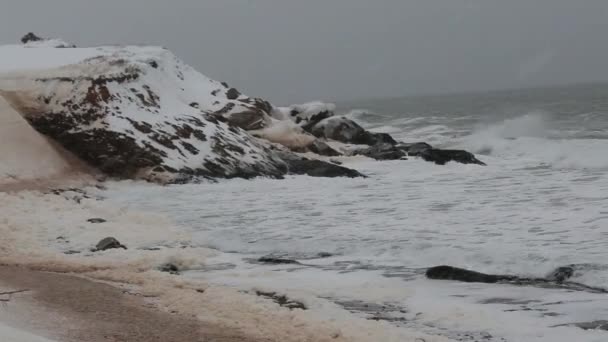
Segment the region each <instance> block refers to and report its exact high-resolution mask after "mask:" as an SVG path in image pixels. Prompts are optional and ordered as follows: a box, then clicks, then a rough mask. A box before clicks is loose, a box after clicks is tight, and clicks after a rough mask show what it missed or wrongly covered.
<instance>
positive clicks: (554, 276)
mask: <svg viewBox="0 0 608 342" xmlns="http://www.w3.org/2000/svg"><path fill="white" fill-rule="evenodd" d="M573 274H574V268H573V267H571V266H562V267H558V268H556V269H555V270H554V271H553V272H551V273H549V275H548V276H547V279H548V280H552V281H555V282H557V283H563V282H564V281H565V280H567V279H570V278H571V277H572V275H573Z"/></svg>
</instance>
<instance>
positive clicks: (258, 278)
mask: <svg viewBox="0 0 608 342" xmlns="http://www.w3.org/2000/svg"><path fill="white" fill-rule="evenodd" d="M337 108H338V111H339V112H340V114H342V115H347V116H349V117H351V118H353V119H354V120H356V121H357V122H358V123H360V124H361V125H363V126H364V127H365V128H367V129H370V130H372V131H376V132H386V133H390V134H391V135H393V137H395V138H396V139H397V140H400V141H404V142H419V141H425V142H428V143H430V144H432V145H433V146H436V147H441V148H450V149H466V150H468V151H470V152H473V153H475V154H476V155H477V157H478V159H480V160H482V161H483V162H485V163H486V164H487V166H478V165H463V164H457V163H448V164H447V165H435V164H433V163H429V162H425V161H423V160H420V159H417V158H413V157H410V158H409V159H408V160H397V161H374V160H369V159H366V158H362V157H342V158H338V159H339V160H340V161H341V162H342V163H343V164H344V165H345V166H347V167H351V168H355V169H357V170H359V171H361V172H362V173H364V174H366V175H367V176H368V178H360V179H348V178H312V177H307V176H288V177H286V178H285V179H282V180H274V179H264V178H259V179H253V180H242V179H232V180H220V181H217V182H208V183H202V184H190V185H175V186H156V185H150V184H143V183H132V182H128V183H122V182H119V183H111V184H110V185H109V187H108V190H106V191H104V193H103V195H104V197H105V198H106V199H107V200H108V201H110V202H112V203H116V204H117V205H120V206H123V207H125V208H132V209H137V210H146V211H153V212H156V213H162V214H164V215H166V216H167V217H169V218H170V219H171V220H172V221H173V222H175V223H176V224H178V225H179V226H180V227H181V229H183V230H184V231H185V232H187V233H188V234H190V236H191V237H192V244H194V245H196V246H199V247H207V248H212V249H215V250H217V251H218V253H217V254H216V255H215V256H213V257H211V258H209V259H208V260H206V261H205V266H204V267H201V268H198V269H191V270H187V271H184V272H182V273H181V275H180V277H184V278H187V279H193V280H204V281H206V282H210V283H213V284H218V285H225V286H229V287H234V288H237V289H242V290H244V291H250V290H252V289H259V290H263V291H272V292H276V293H279V294H283V295H286V296H287V297H288V298H295V299H298V300H301V301H303V302H304V303H307V305H308V306H309V307H311V308H312V309H315V310H319V312H322V310H323V309H324V308H325V307H328V306H331V307H338V308H340V309H341V310H345V311H348V312H350V313H352V315H355V316H358V317H363V318H366V319H369V320H376V321H383V322H388V323H389V324H392V325H395V326H397V327H404V328H411V329H416V330H419V331H424V332H426V333H428V334H434V335H442V336H446V337H448V338H451V339H453V340H456V341H490V342H491V341H509V342H521V341H523V342H527V341H547V342H549V341H550V342H556V341H557V342H560V341H569V342H571V341H578V342H580V341H598V342H599V341H608V331H605V330H602V328H604V329H608V295H607V294H606V293H601V292H599V293H598V292H594V291H586V290H585V289H581V288H570V287H567V286H538V285H530V284H523V285H522V284H479V283H462V282H457V281H445V280H430V279H427V278H426V277H425V274H424V273H425V270H426V269H427V268H429V267H432V266H437V265H451V266H455V267H461V268H466V269H470V270H475V271H478V272H485V273H492V274H511V275H518V276H522V277H535V278H540V277H545V276H546V275H547V274H549V273H550V272H551V271H552V270H553V269H555V268H556V267H560V266H571V267H572V268H573V269H574V275H573V277H572V278H571V279H570V281H572V282H577V283H580V284H584V285H587V286H591V287H597V288H605V289H608V85H605V84H587V85H575V86H565V87H555V88H535V89H521V90H509V91H496V92H486V93H475V94H455V95H435V96H419V97H401V98H390V99H372V100H365V99H362V100H357V101H352V102H347V103H338V104H337ZM170 239H171V237H170V236H167V240H168V241H169V240H170ZM176 248H178V247H176ZM262 256H273V257H276V258H285V259H293V260H297V261H298V263H297V264H295V263H294V264H281V265H268V264H264V263H260V262H258V258H260V257H262ZM330 319H331V317H330ZM378 342H380V341H378Z"/></svg>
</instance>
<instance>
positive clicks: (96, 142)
mask: <svg viewBox="0 0 608 342" xmlns="http://www.w3.org/2000/svg"><path fill="white" fill-rule="evenodd" d="M54 45H56V44H50V43H49V44H44V43H43V42H40V41H36V42H32V43H27V44H25V45H21V46H2V47H0V56H3V60H4V62H0V64H2V65H0V72H1V73H2V74H0V94H1V95H3V96H4V97H5V98H6V99H7V100H8V101H9V102H10V103H11V105H12V106H13V107H14V108H16V109H17V110H18V111H19V112H20V114H21V115H22V116H23V117H24V118H25V119H26V120H27V121H28V122H29V123H30V124H31V125H32V126H33V127H34V128H35V129H36V130H37V131H39V132H41V133H43V134H45V135H47V136H49V137H51V138H52V139H54V140H55V141H57V142H59V143H60V144H61V145H63V146H64V147H65V148H67V149H68V150H70V151H71V152H73V153H74V154H76V155H77V156H78V157H80V158H82V159H83V160H85V161H86V162H88V163H89V164H91V165H93V166H95V167H96V168H98V169H99V170H101V171H102V172H104V173H106V174H108V175H110V176H114V177H118V178H140V179H146V180H150V181H158V182H186V181H191V180H193V179H197V178H231V177H243V178H250V177H256V176H267V177H281V176H282V175H284V174H287V173H290V172H291V171H290V165H291V164H292V161H301V160H302V158H301V157H297V156H295V155H293V154H292V153H291V152H289V151H287V150H286V149H284V148H283V147H281V146H278V145H273V144H272V143H270V142H268V141H266V140H262V139H258V138H255V137H253V136H252V135H250V134H249V133H247V132H246V131H245V129H247V130H261V129H265V128H267V127H268V126H269V125H271V124H272V122H273V120H275V119H272V118H271V114H272V112H273V111H274V109H273V107H272V105H270V104H269V103H268V102H266V101H264V100H261V99H256V98H250V97H247V96H245V95H242V94H241V93H240V92H239V91H238V90H236V89H234V88H230V87H228V85H227V84H225V83H220V82H217V81H214V80H211V79H209V78H207V77H206V76H204V75H202V74H200V73H199V72H197V71H196V70H194V69H193V68H191V67H189V66H187V65H185V64H184V63H182V62H181V61H180V60H179V59H178V58H176V57H175V56H174V55H173V54H172V53H171V52H169V51H168V50H166V49H163V48H159V47H135V46H127V47H99V48H55V47H54ZM62 46H63V45H62ZM300 164H301V163H297V168H294V170H295V169H299V168H300V166H301V165H300ZM296 173H297V172H296ZM304 173H306V174H308V172H304ZM338 173H340V172H338Z"/></svg>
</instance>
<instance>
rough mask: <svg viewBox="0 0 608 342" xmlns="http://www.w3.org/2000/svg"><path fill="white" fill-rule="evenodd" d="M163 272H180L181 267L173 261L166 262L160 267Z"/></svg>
mask: <svg viewBox="0 0 608 342" xmlns="http://www.w3.org/2000/svg"><path fill="white" fill-rule="evenodd" d="M158 270H159V271H161V272H167V273H170V274H176V275H177V274H179V267H177V266H176V265H175V264H172V263H166V264H164V265H162V266H160V267H159V268H158Z"/></svg>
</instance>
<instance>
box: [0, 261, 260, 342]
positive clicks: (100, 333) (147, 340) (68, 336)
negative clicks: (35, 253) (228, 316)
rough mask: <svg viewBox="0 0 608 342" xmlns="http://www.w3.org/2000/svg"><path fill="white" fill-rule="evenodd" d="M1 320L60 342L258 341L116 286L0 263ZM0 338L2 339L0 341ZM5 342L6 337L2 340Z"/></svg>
mask: <svg viewBox="0 0 608 342" xmlns="http://www.w3.org/2000/svg"><path fill="white" fill-rule="evenodd" d="M14 290H27V291H25V292H21V293H16V294H13V295H10V296H7V295H4V296H0V299H4V300H8V301H3V303H4V305H3V306H2V308H0V322H3V323H4V324H6V325H8V326H12V327H15V328H18V329H23V330H27V331H30V332H32V333H34V334H37V335H40V336H44V337H46V338H49V339H52V340H55V341H60V342H72V341H73V342H98V341H99V342H102V341H103V342H110V341H112V342H153V341H158V342H172V341H175V342H178V341H179V342H194V341H214V342H215V341H217V342H220V341H225V342H236V341H242V342H247V341H250V342H257V341H260V342H261V341H262V340H254V339H251V338H248V337H247V336H244V335H243V334H241V333H240V332H238V331H234V330H230V329H227V328H226V327H223V326H214V325H209V324H205V323H203V322H200V321H198V320H196V319H195V318H190V317H184V316H181V315H178V314H171V313H166V312H163V311H161V310H159V309H156V308H153V307H151V305H150V304H149V303H146V301H145V300H143V299H142V298H141V297H139V296H136V295H133V294H129V293H128V292H127V291H124V290H122V289H120V288H117V287H113V286H110V285H106V284H102V283H98V282H93V281H90V280H87V279H83V278H80V277H76V276H71V275H66V274H58V273H46V272H38V271H31V270H28V269H25V268H18V267H5V266H0V292H5V291H14ZM3 341H4V340H3ZM4 342H10V341H4Z"/></svg>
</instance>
